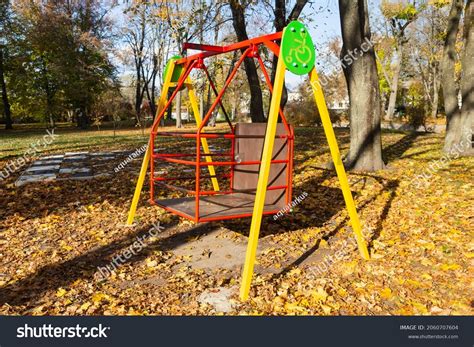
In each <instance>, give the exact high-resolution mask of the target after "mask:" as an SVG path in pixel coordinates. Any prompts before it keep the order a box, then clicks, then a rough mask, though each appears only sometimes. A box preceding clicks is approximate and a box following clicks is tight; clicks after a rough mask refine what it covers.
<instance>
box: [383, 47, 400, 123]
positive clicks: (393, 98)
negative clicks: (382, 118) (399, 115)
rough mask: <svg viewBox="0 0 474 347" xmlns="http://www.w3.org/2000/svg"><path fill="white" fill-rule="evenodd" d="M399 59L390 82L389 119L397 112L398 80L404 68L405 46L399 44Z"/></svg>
mask: <svg viewBox="0 0 474 347" xmlns="http://www.w3.org/2000/svg"><path fill="white" fill-rule="evenodd" d="M397 52H398V59H397V63H396V65H395V67H394V71H393V77H392V82H391V83H390V86H391V88H390V98H389V100H388V109H387V119H388V120H393V115H394V114H395V106H396V103H397V94H398V80H399V79H400V71H401V69H402V59H403V46H402V44H399V47H398V49H397Z"/></svg>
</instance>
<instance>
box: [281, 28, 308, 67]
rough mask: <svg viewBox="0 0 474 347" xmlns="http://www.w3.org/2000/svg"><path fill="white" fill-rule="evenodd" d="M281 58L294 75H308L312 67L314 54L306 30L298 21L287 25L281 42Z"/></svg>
mask: <svg viewBox="0 0 474 347" xmlns="http://www.w3.org/2000/svg"><path fill="white" fill-rule="evenodd" d="M281 58H283V59H284V62H285V66H286V68H287V69H288V70H289V71H291V72H293V73H294V74H295V75H305V74H308V73H309V72H310V71H311V69H312V68H313V67H314V62H315V61H316V52H315V50H314V44H313V40H312V39H311V35H310V34H309V31H308V28H306V26H305V25H304V24H303V23H301V22H298V21H293V22H291V23H290V24H288V25H287V27H286V28H285V30H284V31H283V37H282V40H281Z"/></svg>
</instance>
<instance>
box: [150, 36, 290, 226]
mask: <svg viewBox="0 0 474 347" xmlns="http://www.w3.org/2000/svg"><path fill="white" fill-rule="evenodd" d="M281 37H282V32H278V33H274V34H270V35H265V36H261V37H257V38H253V39H249V40H246V41H242V42H237V43H234V44H231V45H228V46H213V45H201V44H195V43H185V44H184V46H183V48H184V49H185V50H188V49H192V50H200V51H202V52H200V53H197V54H194V55H190V56H188V57H184V58H181V59H178V60H177V61H176V62H175V64H177V65H183V66H184V72H183V74H182V76H181V77H180V79H179V80H178V82H177V83H176V87H175V89H174V91H173V93H172V94H171V97H170V98H169V100H168V101H167V103H166V105H165V107H163V109H162V110H161V112H160V113H159V114H158V115H157V117H156V118H155V120H154V122H153V125H152V130H151V136H152V139H151V148H150V149H151V153H152V155H151V156H150V157H151V158H150V201H151V203H152V204H156V205H158V206H160V207H162V208H164V209H165V210H167V211H170V212H172V213H174V214H177V215H179V216H181V217H184V218H187V219H191V220H193V221H195V222H210V221H217V220H226V219H234V218H244V217H250V216H252V214H251V213H244V214H242V213H241V214H235V215H229V216H224V217H222V216H220V217H207V218H204V217H201V216H200V214H199V199H200V197H201V196H213V195H214V196H215V195H228V194H233V193H235V192H236V190H235V189H234V176H235V175H234V167H235V165H258V164H260V163H261V161H255V160H253V161H241V162H237V161H236V160H235V141H236V139H239V138H264V136H254V135H237V134H235V127H234V126H233V125H232V123H231V121H230V120H229V118H228V116H227V113H226V112H225V109H224V106H223V104H222V97H223V96H224V94H225V91H226V90H227V88H228V87H229V85H230V83H231V82H232V81H233V79H234V77H235V75H236V74H237V72H238V70H239V68H240V66H241V65H242V63H243V61H244V59H246V58H255V59H257V61H258V64H259V66H260V68H261V70H262V73H263V75H264V77H265V82H266V84H267V86H268V88H269V90H270V93H273V86H272V84H271V80H270V77H269V75H268V72H267V69H266V67H265V64H264V63H263V61H262V58H261V57H260V55H259V53H258V48H259V47H260V46H262V45H264V46H266V47H267V48H269V49H270V50H271V51H272V52H273V53H274V54H276V55H278V54H279V45H278V44H277V42H279V40H280V39H281ZM275 41H276V42H275ZM236 50H241V51H242V52H243V53H242V55H241V57H240V59H239V60H238V61H237V63H236V64H235V66H234V68H233V69H232V71H231V72H230V74H229V76H228V78H227V80H226V81H225V84H224V86H223V87H222V89H221V90H220V91H218V90H217V88H216V86H215V84H214V82H213V81H212V79H211V76H210V74H209V71H208V70H207V67H206V66H205V64H204V59H206V58H208V57H212V56H215V55H218V54H223V53H229V52H233V51H236ZM194 69H202V70H204V72H205V75H206V77H207V79H208V81H209V84H210V86H211V88H212V90H213V92H214V94H215V95H216V99H215V100H214V102H213V103H212V105H211V107H210V108H209V110H208V112H207V113H206V115H205V116H204V117H203V119H202V122H201V124H200V125H199V126H198V127H197V130H196V131H195V132H159V131H158V127H159V124H160V122H161V120H162V119H163V117H164V115H165V113H166V111H167V110H168V108H169V107H170V105H171V103H172V102H173V100H174V98H175V97H176V95H177V93H178V91H179V90H180V89H181V87H182V86H183V85H184V84H185V81H186V79H187V78H188V76H189V75H190V73H191V72H192V71H193V70H194ZM217 106H220V107H221V108H222V109H223V110H224V113H225V115H226V118H227V121H228V124H229V128H230V132H227V133H216V132H204V131H203V129H204V126H206V124H207V123H208V121H209V119H210V117H211V115H212V113H213V112H214V111H215V109H216V108H217ZM280 118H281V120H282V123H283V124H284V127H285V131H286V134H285V135H277V138H280V139H286V141H287V144H288V146H287V148H288V151H287V156H286V159H282V160H272V161H271V163H272V164H281V163H284V164H287V167H286V170H287V171H288V172H287V177H288V180H287V182H286V185H279V186H269V187H267V190H283V189H285V190H286V192H285V195H286V197H285V200H286V203H289V202H290V201H291V194H292V170H293V149H294V133H293V129H292V128H291V126H290V125H289V124H288V122H287V120H286V118H285V115H284V113H283V111H282V110H281V109H280ZM159 137H174V138H188V139H195V140H196V152H195V153H192V154H191V153H155V141H156V139H157V138H159ZM203 138H205V139H224V140H229V141H230V142H231V143H230V152H227V151H226V152H215V151H214V152H212V151H211V153H209V154H206V153H201V141H202V139H203ZM193 157H194V159H192V160H190V159H186V158H193ZM203 157H211V158H213V159H212V160H211V161H210V162H207V161H204V160H202V158H203ZM226 157H230V160H226V159H224V160H222V161H220V160H217V158H226ZM155 161H159V162H160V163H156V164H155ZM164 163H173V164H181V165H188V166H194V167H195V174H194V176H181V175H180V177H166V176H164V175H160V176H161V177H157V176H156V175H155V166H156V165H159V164H164ZM211 165H212V166H215V167H229V168H230V173H227V174H217V173H216V175H214V176H212V175H210V174H207V175H205V176H203V175H202V174H201V168H202V167H209V166H211ZM214 177H216V178H217V177H219V178H224V179H228V180H229V189H228V190H224V191H217V192H216V191H208V190H207V191H206V190H201V183H202V179H211V178H214ZM180 180H195V189H194V190H190V189H187V188H183V187H179V186H176V185H172V184H169V183H167V182H169V181H180ZM155 184H160V185H162V186H164V187H166V188H168V189H173V190H177V191H181V192H183V193H186V194H189V195H191V196H195V204H196V205H195V214H194V215H193V216H192V215H189V214H186V213H183V212H181V211H178V210H176V209H173V208H171V207H169V206H165V205H163V204H160V201H155V199H154V195H155ZM240 191H241V190H239V192H240ZM275 213H278V211H266V212H265V213H264V214H265V215H271V214H275Z"/></svg>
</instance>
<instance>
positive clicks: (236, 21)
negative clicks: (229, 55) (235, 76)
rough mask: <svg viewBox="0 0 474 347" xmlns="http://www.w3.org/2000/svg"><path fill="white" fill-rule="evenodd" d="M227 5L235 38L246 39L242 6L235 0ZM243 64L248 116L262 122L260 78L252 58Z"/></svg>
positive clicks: (253, 120)
mask: <svg viewBox="0 0 474 347" xmlns="http://www.w3.org/2000/svg"><path fill="white" fill-rule="evenodd" d="M229 5H230V9H231V11H232V23H233V26H234V30H235V33H236V35H237V39H238V40H239V41H244V40H248V38H249V37H248V35H247V29H246V24H245V15H244V8H243V7H242V5H241V4H240V3H239V2H238V1H237V0H231V1H229ZM244 66H245V73H246V74H247V80H248V83H249V87H250V117H251V118H252V122H254V123H263V122H265V115H264V113H263V97H262V89H261V88H260V79H259V78H258V73H257V67H256V66H255V62H254V61H253V58H247V59H245V60H244Z"/></svg>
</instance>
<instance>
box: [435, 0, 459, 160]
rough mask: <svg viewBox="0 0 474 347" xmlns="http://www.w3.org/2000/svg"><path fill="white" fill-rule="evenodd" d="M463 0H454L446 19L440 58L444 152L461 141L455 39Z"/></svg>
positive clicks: (450, 149) (449, 150)
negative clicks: (444, 115)
mask: <svg viewBox="0 0 474 347" xmlns="http://www.w3.org/2000/svg"><path fill="white" fill-rule="evenodd" d="M463 2H464V1H463V0H454V1H453V4H452V7H451V10H450V13H449V18H448V29H447V32H446V40H445V43H444V51H443V58H442V62H441V64H442V75H443V95H444V108H445V110H446V118H447V120H446V139H445V144H444V151H445V152H451V151H453V150H454V151H457V150H458V149H457V148H455V146H456V145H457V144H459V141H460V140H461V128H462V124H461V112H460V109H459V102H458V94H459V90H458V87H457V85H456V79H455V64H456V37H457V35H458V31H459V22H460V20H461V14H462V11H463V5H464V4H463Z"/></svg>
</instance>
